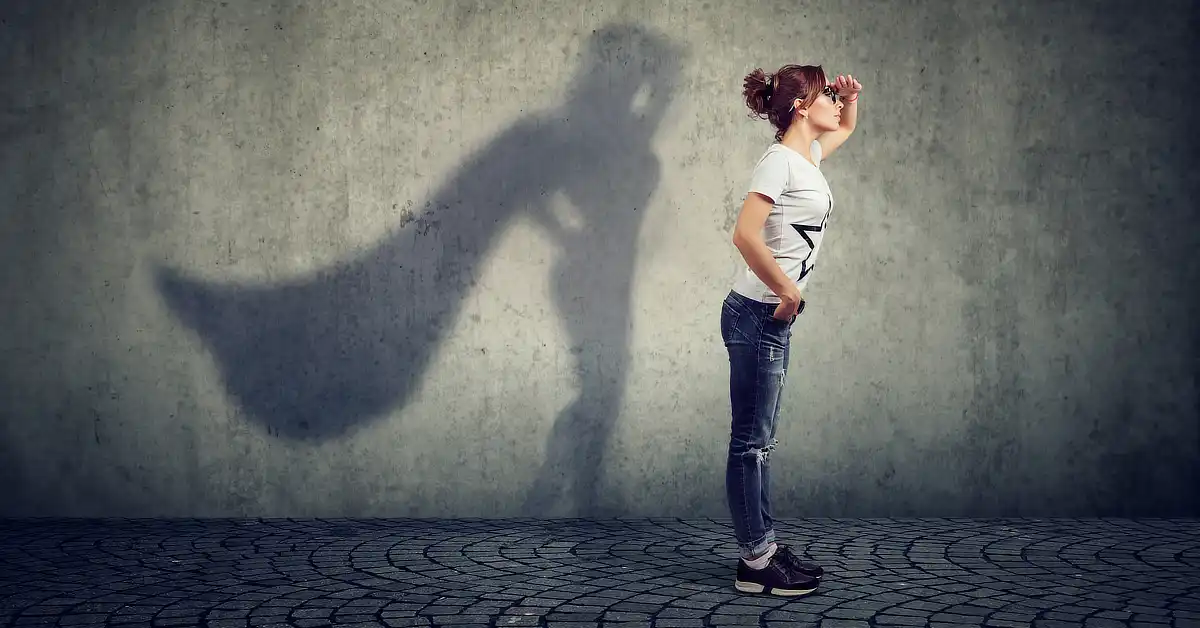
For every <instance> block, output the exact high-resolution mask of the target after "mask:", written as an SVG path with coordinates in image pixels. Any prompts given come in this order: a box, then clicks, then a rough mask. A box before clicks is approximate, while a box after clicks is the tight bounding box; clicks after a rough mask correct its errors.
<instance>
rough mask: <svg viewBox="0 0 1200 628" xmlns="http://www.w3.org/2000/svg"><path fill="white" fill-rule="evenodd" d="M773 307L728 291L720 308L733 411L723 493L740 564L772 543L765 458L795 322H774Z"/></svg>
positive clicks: (767, 461) (772, 445)
mask: <svg viewBox="0 0 1200 628" xmlns="http://www.w3.org/2000/svg"><path fill="white" fill-rule="evenodd" d="M800 305H801V310H803V307H804V303H803V302H801V304H800ZM775 307H776V305H775V304H773V303H763V302H762V301H756V300H754V299H750V298H747V297H744V296H742V295H740V294H738V293H736V292H732V291H731V292H730V293H729V295H728V296H726V297H725V301H724V303H722V305H721V338H722V339H723V340H724V342H725V348H726V350H727V351H728V352H729V399H730V405H731V408H732V411H733V420H732V422H731V426H730V434H729V457H728V459H727V461H726V468H725V492H726V497H727V499H728V503H729V510H730V514H731V515H732V516H733V531H734V535H735V536H736V537H737V542H738V550H739V553H740V554H741V556H742V557H743V558H751V557H753V556H758V555H761V554H762V553H763V552H765V551H766V550H767V548H768V547H769V546H770V545H771V543H773V542H775V529H774V521H773V520H772V519H771V498H770V491H771V466H770V455H771V451H772V450H774V449H775V445H776V444H777V442H778V441H776V440H775V429H776V426H777V425H778V420H779V397H780V393H781V392H782V391H783V381H784V378H785V377H786V375H787V368H788V353H789V347H790V341H791V338H792V324H793V323H794V322H795V318H793V319H792V320H790V321H781V320H778V319H776V318H775V317H774V312H775Z"/></svg>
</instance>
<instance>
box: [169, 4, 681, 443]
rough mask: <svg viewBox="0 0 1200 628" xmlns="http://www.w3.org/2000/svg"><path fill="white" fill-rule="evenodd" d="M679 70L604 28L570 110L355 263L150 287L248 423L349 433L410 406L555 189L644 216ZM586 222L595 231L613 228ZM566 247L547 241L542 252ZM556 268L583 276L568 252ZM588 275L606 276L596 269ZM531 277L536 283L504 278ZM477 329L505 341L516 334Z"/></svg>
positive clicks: (652, 42) (514, 139)
mask: <svg viewBox="0 0 1200 628" xmlns="http://www.w3.org/2000/svg"><path fill="white" fill-rule="evenodd" d="M680 57H681V55H680V51H679V50H678V49H677V48H676V47H675V46H674V45H673V44H671V43H670V42H669V41H667V39H666V38H664V37H663V36H661V35H659V34H656V33H654V32H652V31H649V30H648V29H645V28H642V27H640V26H636V25H614V26H608V27H606V28H603V29H600V30H598V31H596V32H594V33H592V35H591V37H590V39H589V40H588V42H587V44H586V46H584V48H583V50H582V52H581V59H580V67H579V69H578V71H577V73H576V74H575V75H574V76H573V77H571V79H570V85H569V87H568V89H567V90H566V91H567V92H568V93H569V97H568V98H567V101H566V102H565V103H563V104H562V105H561V106H559V107H555V108H550V109H547V110H544V111H541V112H535V113H532V114H529V115H528V116H526V117H525V118H521V119H518V120H516V121H515V122H514V123H513V124H512V125H511V126H510V127H509V128H507V129H506V130H505V131H503V132H502V133H500V134H499V135H498V136H496V137H495V138H493V139H492V141H490V142H489V143H488V144H487V145H485V146H484V147H482V148H481V149H479V150H478V151H477V152H475V153H474V154H472V155H469V156H467V157H466V158H465V159H464V161H463V162H462V163H461V164H460V165H459V166H458V167H457V169H456V171H455V172H454V173H453V174H452V176H451V177H450V178H449V179H448V180H447V181H446V182H445V183H444V184H443V185H441V186H440V187H439V189H438V190H437V191H436V192H435V193H434V194H433V195H431V196H430V198H429V199H428V200H426V201H425V202H424V204H423V206H421V205H418V206H417V207H416V208H415V209H414V211H411V212H406V213H404V214H402V215H398V216H397V223H398V224H400V225H401V227H400V228H398V229H396V230H395V231H393V232H391V233H390V234H389V235H388V236H387V237H385V238H383V239H382V240H381V241H379V242H378V243H376V244H375V245H373V246H371V247H370V248H369V249H367V250H365V251H362V253H361V254H360V255H357V256H354V257H352V258H347V259H345V260H343V261H341V262H339V263H337V264H333V265H331V266H330V267H328V268H323V269H320V270H319V271H317V272H314V273H311V274H309V275H306V276H300V277H293V278H290V279H288V280H287V281H285V282H280V283H270V284H244V283H243V284H232V283H226V282H220V281H214V280H210V279H202V278H198V277H195V276H189V275H188V274H186V273H184V272H181V271H179V270H176V269H173V268H159V269H158V270H157V271H156V275H155V285H156V288H157V290H158V292H159V294H160V295H161V296H162V298H163V301H164V302H165V304H166V305H167V307H168V309H169V310H170V312H171V313H172V314H174V315H175V316H176V317H178V318H179V319H180V320H181V321H182V322H183V323H184V324H185V325H186V326H187V327H188V328H189V329H190V330H192V331H193V332H194V334H195V337H196V338H197V339H198V340H199V342H200V343H201V344H202V345H203V347H204V348H205V349H206V350H207V352H208V353H209V355H211V356H212V358H213V360H214V363H215V365H216V367H217V368H218V369H219V371H220V373H221V380H222V382H223V384H224V388H225V390H226V392H227V393H228V395H229V397H230V399H231V400H233V401H235V402H236V403H237V404H238V405H239V406H240V407H241V408H242V410H243V416H245V417H246V418H247V419H249V420H251V421H254V422H256V423H258V424H260V425H262V426H263V427H264V428H265V429H266V431H267V432H268V433H270V434H272V435H276V436H280V437H285V438H293V439H328V438H333V437H338V436H341V435H344V434H346V433H347V432H348V431H350V430H352V429H354V428H357V427H360V426H362V425H364V424H366V423H368V422H369V421H371V420H373V419H376V418H379V417H381V416H384V415H386V414H387V413H389V412H393V411H396V410H399V409H401V408H403V407H404V406H405V405H406V404H407V403H409V402H410V401H411V399H412V395H413V394H414V392H415V391H417V390H418V388H420V385H421V383H422V381H423V375H424V373H425V372H426V371H427V369H428V368H429V366H430V364H431V362H432V361H433V358H434V356H435V355H436V353H435V350H436V348H437V347H438V346H440V345H441V343H442V342H443V341H444V340H445V339H446V337H447V335H448V333H449V332H450V330H452V329H453V327H454V325H455V323H456V321H457V319H458V316H459V313H460V311H461V310H462V308H463V302H464V298H465V296H466V295H467V294H468V293H469V292H470V291H471V290H472V289H474V288H475V287H476V286H477V284H478V282H479V280H480V277H481V275H483V274H484V271H485V270H486V268H487V265H486V262H487V260H488V254H489V252H490V251H491V250H492V249H494V247H495V244H496V241H497V240H498V239H499V238H498V236H499V234H500V233H502V232H503V230H504V229H505V227H506V226H507V225H508V224H509V223H510V222H511V219H512V218H513V216H514V215H516V214H517V213H519V212H531V213H533V214H535V216H537V217H538V218H537V219H538V220H542V221H543V222H542V224H545V225H547V226H549V224H550V223H548V222H546V221H545V220H544V218H545V216H546V215H547V203H548V202H549V201H548V199H550V198H552V197H553V193H554V192H556V191H561V192H563V193H564V194H565V195H566V196H567V197H569V198H571V199H572V201H573V202H574V203H575V204H576V205H578V207H579V208H580V210H581V212H583V213H585V214H586V213H588V212H592V211H608V210H609V209H611V208H612V207H613V206H614V203H615V204H617V205H620V204H635V206H636V204H640V205H642V206H644V204H645V201H646V197H648V196H649V194H650V192H651V191H652V190H653V188H654V186H655V185H657V169H656V168H648V167H644V166H645V164H646V163H649V162H650V161H653V156H652V149H651V144H650V140H651V136H652V135H653V133H654V130H655V129H656V128H657V127H658V125H659V124H660V122H661V121H662V119H663V116H664V115H665V114H666V112H667V109H668V99H669V96H670V94H671V90H672V87H673V85H674V83H675V81H676V80H677V77H678V70H679V63H680ZM411 148H412V149H413V150H420V149H421V147H419V146H417V147H411ZM654 163H655V165H656V162H654ZM631 165H633V166H637V167H631ZM400 204H403V202H401V203H400ZM320 210H321V208H316V211H320ZM588 220H589V221H590V222H591V223H592V224H593V225H594V226H596V228H599V229H602V228H603V226H604V225H606V224H609V223H612V224H622V222H621V220H611V221H610V220H608V219H607V218H606V219H604V220H592V219H590V218H589V219H588ZM620 234H621V235H619V236H618V235H617V232H614V233H613V234H611V235H613V237H611V238H609V240H610V242H609V245H608V246H609V248H608V249H607V251H608V253H610V254H611V253H613V252H616V253H618V254H619V255H617V257H620V256H621V255H620V254H623V255H624V256H625V257H631V256H632V250H633V247H634V242H633V241H632V240H631V239H630V238H631V237H632V230H630V229H622V230H620ZM561 237H564V236H563V232H561V231H550V232H549V235H548V236H547V240H546V242H547V243H548V244H549V245H551V246H553V245H554V243H555V242H557V241H558V240H556V238H561ZM622 239H623V240H626V241H620V240H622ZM611 240H615V242H612V241H611ZM564 250H565V249H564ZM581 250H584V251H585V252H586V249H581ZM606 257H607V256H606ZM562 259H563V260H567V261H565V262H564V261H562V260H560V262H559V263H560V264H564V263H568V264H574V266H575V267H579V266H581V265H582V260H581V259H580V258H579V256H578V255H577V254H576V255H575V256H574V257H572V254H570V253H568V254H565V255H564V256H563V258H562ZM591 262H592V263H595V264H598V266H597V268H599V272H600V273H602V274H603V273H604V272H605V271H604V263H605V262H604V261H603V260H591ZM616 268H617V270H614V271H613V272H612V273H609V274H610V275H614V276H616V275H622V274H623V275H625V277H624V279H623V280H622V281H624V282H625V283H624V284H623V285H624V286H625V289H626V290H627V284H628V275H629V269H628V267H627V264H625V265H621V266H617V267H616ZM547 271H548V272H553V269H547ZM560 274H562V273H561V272H560ZM529 280H533V281H540V279H538V278H536V277H524V278H507V279H505V281H511V282H523V281H529ZM609 283H610V284H613V285H616V286H620V285H622V284H621V283H620V281H617V282H616V283H613V282H612V281H610V282H609ZM510 285H514V286H516V284H510ZM489 288H490V289H492V290H503V289H504V286H503V285H496V286H489ZM614 289H615V288H614ZM522 290H523V291H528V289H527V288H522ZM599 294H600V295H601V296H602V295H603V291H602V290H601V291H600V293H599ZM584 316H586V315H584ZM625 316H628V313H627V312H626V313H625ZM476 324H480V325H485V326H489V327H492V328H494V329H496V331H497V332H501V331H502V330H503V333H506V334H510V333H511V331H512V328H513V326H514V325H520V324H522V322H521V321H520V320H509V319H505V320H477V321H476ZM585 327H586V325H585ZM477 355H478V353H477V352H469V354H464V355H445V356H439V357H441V358H442V359H443V361H448V362H449V363H450V364H449V366H450V370H451V371H455V372H457V371H460V370H462V369H463V368H472V365H471V364H470V361H472V360H474V359H475V357H474V356H477ZM508 366H510V367H511V368H514V369H521V370H527V369H529V368H531V367H532V365H524V364H511V365H508ZM455 394H459V395H461V394H470V392H469V391H464V390H461V388H456V389H455ZM433 403H434V404H435V405H436V400H435V401H434V402H433Z"/></svg>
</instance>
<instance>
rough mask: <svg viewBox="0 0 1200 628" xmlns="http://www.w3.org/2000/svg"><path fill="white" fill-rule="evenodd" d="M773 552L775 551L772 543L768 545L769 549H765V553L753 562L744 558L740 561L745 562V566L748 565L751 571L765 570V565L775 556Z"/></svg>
mask: <svg viewBox="0 0 1200 628" xmlns="http://www.w3.org/2000/svg"><path fill="white" fill-rule="evenodd" d="M775 550H776V545H775V544H774V543H772V544H771V545H770V547H768V548H767V553H765V554H763V555H762V556H759V557H758V558H755V559H754V560H746V559H745V558H743V559H742V561H743V562H745V563H746V565H748V566H749V567H750V568H751V569H754V570H759V569H766V568H767V563H769V562H771V557H772V556H774V555H775Z"/></svg>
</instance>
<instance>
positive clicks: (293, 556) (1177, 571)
mask: <svg viewBox="0 0 1200 628" xmlns="http://www.w3.org/2000/svg"><path fill="white" fill-rule="evenodd" d="M777 528H778V530H777V532H778V535H779V540H780V541H781V542H784V543H789V544H791V545H792V546H793V547H795V548H796V550H797V551H798V553H804V554H806V555H807V556H809V557H810V558H811V559H813V560H815V561H817V562H819V563H821V564H822V565H823V566H824V567H825V568H826V574H827V575H826V576H825V579H824V582H823V583H822V585H821V587H820V589H819V590H818V592H817V593H815V594H813V595H810V596H806V597H802V598H790V599H789V598H777V597H771V596H763V595H746V594H741V593H738V592H737V591H736V590H734V589H733V586H732V585H733V574H734V567H735V565H736V556H737V553H736V545H735V544H734V542H733V536H732V531H731V529H730V527H729V525H728V523H727V522H724V521H720V520H710V519H615V520H595V521H593V520H546V521H539V520H529V519H518V520H514V519H509V520H490V521H489V520H477V519H473V520H454V521H451V520H437V521H434V520H409V519H402V520H391V519H374V520H345V519H339V520H329V519H322V520H292V519H286V520H116V519H113V520H108V519H105V520H70V519H68V520H61V519H23V520H0V628H3V627H16V626H212V627H235V626H236V627H251V626H255V627H257V626H262V627H267V626H281V627H282V626H290V627H308V626H329V625H337V626H384V627H399V626H455V627H462V626H488V627H489V628H494V627H503V626H540V627H547V628H550V627H555V626H564V627H565V626H581V627H583V626H587V627H592V626H649V627H654V628H689V627H704V626H730V627H733V626H820V627H822V628H886V627H895V628H903V627H907V626H930V627H941V626H986V627H989V628H1016V627H1020V626H1032V627H1035V628H1057V627H1060V626H1064V627H1065V626H1084V627H1086V628H1109V627H1114V626H1147V627H1152V628H1200V521H1198V520H1161V519H1155V520H1148V519H1138V520H1123V519H1089V520H1062V519H1054V520H1044V519H987V520H971V519H908V520H895V519H804V520H784V521H781V522H779V523H777Z"/></svg>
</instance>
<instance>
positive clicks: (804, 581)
mask: <svg viewBox="0 0 1200 628" xmlns="http://www.w3.org/2000/svg"><path fill="white" fill-rule="evenodd" d="M817 584H819V583H818V582H817V580H816V579H815V578H810V577H808V576H806V575H804V574H802V573H799V572H797V571H793V570H792V569H791V568H790V567H788V564H787V563H786V562H784V560H783V558H782V557H781V556H780V555H779V551H778V549H777V550H776V551H775V554H774V555H773V556H771V560H770V561H768V562H767V566H766V567H764V568H762V569H751V568H750V565H747V564H746V561H744V560H742V559H740V558H739V559H738V566H737V580H735V581H734V583H733V587H734V588H735V589H737V590H738V591H741V592H742V593H769V594H771V595H781V596H786V597H795V596H799V595H808V594H809V593H812V592H813V591H816V590H817Z"/></svg>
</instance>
